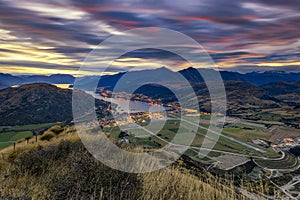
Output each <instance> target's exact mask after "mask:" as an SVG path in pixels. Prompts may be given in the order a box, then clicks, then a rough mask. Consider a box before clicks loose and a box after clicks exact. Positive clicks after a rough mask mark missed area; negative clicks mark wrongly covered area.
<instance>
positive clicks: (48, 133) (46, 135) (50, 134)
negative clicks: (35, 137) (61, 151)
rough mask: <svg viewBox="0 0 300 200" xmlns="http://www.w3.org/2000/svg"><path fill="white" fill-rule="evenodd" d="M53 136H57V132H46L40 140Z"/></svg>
mask: <svg viewBox="0 0 300 200" xmlns="http://www.w3.org/2000/svg"><path fill="white" fill-rule="evenodd" d="M53 137H55V134H54V133H52V132H46V133H44V134H43V135H42V136H41V138H40V140H42V141H45V140H47V141H49V140H51V139H52V138H53Z"/></svg>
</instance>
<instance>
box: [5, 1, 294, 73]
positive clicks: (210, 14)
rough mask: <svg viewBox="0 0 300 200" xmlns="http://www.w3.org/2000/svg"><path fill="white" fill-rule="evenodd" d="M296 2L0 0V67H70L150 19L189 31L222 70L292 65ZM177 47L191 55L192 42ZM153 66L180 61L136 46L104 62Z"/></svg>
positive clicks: (97, 61)
mask: <svg viewBox="0 0 300 200" xmlns="http://www.w3.org/2000/svg"><path fill="white" fill-rule="evenodd" d="M299 8H300V1H298V0H287V1H282V0H272V1H269V0H252V1H250V0H241V1H227V0H187V1H184V2H183V1H179V0H174V1H169V0H162V1H155V0H146V1H139V0H136V1H124V0H109V1H108V0H101V1H98V0H60V1H58V0H49V1H41V0H26V1H25V0H20V1H7V0H0V34H1V38H0V70H1V72H9V73H34V74H38V73H42V74H52V73H56V72H57V73H71V74H77V71H76V70H77V69H78V68H79V66H80V64H81V62H82V61H83V60H84V58H85V57H86V56H87V55H88V53H89V52H90V51H91V50H92V49H93V48H95V47H96V46H97V45H98V44H99V43H100V42H102V41H103V40H105V39H106V38H108V37H109V36H111V35H122V34H124V33H123V32H124V31H126V30H129V29H131V28H137V27H150V26H153V27H162V28H169V29H173V30H176V31H180V32H182V33H185V34H187V35H188V36H190V37H192V38H194V39H195V40H197V41H198V42H199V43H200V44H201V45H202V46H203V47H204V48H205V49H206V50H207V51H208V53H209V54H210V55H211V56H212V58H213V59H214V61H215V62H216V64H217V65H218V66H219V67H220V68H222V69H230V70H240V71H243V69H247V70H250V69H251V68H253V70H256V71H257V70H258V69H262V70H265V69H267V68H268V67H269V69H274V68H275V69H276V67H278V69H279V68H280V69H283V68H284V67H286V70H291V69H292V71H295V70H296V69H299V71H300V65H299V51H300V42H299V41H300V14H299ZM110 50H111V49H109V48H108V49H107V51H110ZM185 50H186V51H189V52H191V53H194V54H195V56H197V52H195V50H194V49H193V48H192V47H186V49H185ZM108 60H109V56H108V55H103V57H99V58H95V59H94V60H93V62H91V63H90V68H88V70H89V71H90V72H89V71H86V72H83V73H87V74H88V73H95V72H94V71H93V66H95V65H96V64H98V65H101V66H102V65H103V66H104V65H106V64H107V63H108ZM161 65H167V66H169V67H172V68H173V69H176V70H177V69H180V68H182V67H186V66H188V64H187V63H186V61H184V60H182V59H181V58H180V57H178V56H176V55H173V54H172V53H170V52H163V51H159V50H149V49H140V50H137V51H134V52H132V53H129V54H126V55H123V56H122V57H121V58H120V59H118V60H116V61H115V62H114V63H113V64H112V69H117V70H122V69H124V70H128V69H132V68H133V67H135V68H137V69H142V68H155V67H160V66H161ZM111 73H115V71H114V70H111Z"/></svg>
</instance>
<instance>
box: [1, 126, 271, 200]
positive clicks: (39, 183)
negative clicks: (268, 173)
mask: <svg viewBox="0 0 300 200" xmlns="http://www.w3.org/2000/svg"><path fill="white" fill-rule="evenodd" d="M6 153H7V157H6V159H5V160H2V161H1V163H0V182H1V187H0V199H145V200H148V199H150V200H156V199H187V200H195V199H207V200H210V199H218V200H219V199H221V200H222V199H224V200H231V199H247V198H246V197H245V196H243V195H241V194H238V193H237V192H236V190H235V189H234V185H233V181H232V180H228V181H227V182H224V180H221V179H220V178H216V177H214V176H212V175H210V174H209V173H206V174H204V175H203V176H202V177H206V178H205V179H203V178H199V177H198V176H195V175H193V173H191V171H189V170H187V169H186V168H184V167H182V165H180V164H177V165H176V166H171V167H168V168H165V169H162V170H158V171H155V172H150V173H144V174H132V173H125V172H121V171H117V170H113V169H111V168H109V167H107V166H105V165H103V164H102V163H101V162H99V161H97V160H96V159H94V158H93V157H92V156H91V155H90V154H89V153H88V152H87V150H86V149H85V148H84V146H83V145H82V143H81V142H80V140H79V138H78V136H77V135H76V134H74V129H73V128H72V127H71V128H66V129H64V132H63V133H60V134H59V137H53V138H52V139H51V140H49V141H39V144H31V143H30V144H28V145H25V144H23V146H21V147H19V148H18V149H17V150H16V151H12V150H6ZM247 187H249V186H247ZM250 187H252V186H250ZM265 188H267V187H264V189H265Z"/></svg>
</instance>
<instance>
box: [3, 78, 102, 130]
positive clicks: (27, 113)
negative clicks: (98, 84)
mask: <svg viewBox="0 0 300 200" xmlns="http://www.w3.org/2000/svg"><path fill="white" fill-rule="evenodd" d="M72 92H73V91H72V90H69V89H60V88H58V87H56V86H53V85H49V84H46V83H36V84H28V85H23V86H21V87H17V88H7V89H4V90H1V91H0V102H1V104H0V125H6V126H7V125H23V124H39V123H49V122H58V121H70V120H72V118H73V115H72ZM80 94H81V95H85V96H86V99H87V100H88V99H91V98H92V96H90V95H87V94H85V93H83V92H81V93H80ZM91 100H93V98H92V99H91ZM97 102H98V105H105V104H104V103H103V102H100V101H97Z"/></svg>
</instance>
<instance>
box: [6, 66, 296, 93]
mask: <svg viewBox="0 0 300 200" xmlns="http://www.w3.org/2000/svg"><path fill="white" fill-rule="evenodd" d="M161 70H167V68H165V67H162V68H158V69H153V70H142V71H131V72H129V73H134V74H135V76H138V77H142V76H145V75H147V74H148V72H151V73H152V74H153V73H154V72H155V71H156V72H157V73H159V72H160V71H161ZM200 70H202V71H209V70H212V69H200ZM196 71H197V69H195V68H192V67H190V68H187V69H183V70H180V71H179V73H180V74H182V75H183V76H184V77H185V78H186V79H187V80H188V81H190V82H203V78H202V77H201V76H199V75H198V73H196ZM124 74H125V73H124V72H121V73H118V74H115V75H106V76H102V77H101V81H100V83H99V86H107V87H113V86H114V85H115V84H116V83H117V81H118V80H119V79H120V78H121V77H122V76H123V75H124ZM220 74H221V77H222V78H223V80H224V81H229V80H242V81H245V82H248V83H251V84H253V85H257V86H261V85H265V84H269V83H274V82H277V81H283V82H287V83H292V82H296V81H300V73H286V72H283V71H266V72H251V73H246V74H241V73H238V72H231V71H220ZM99 78H100V77H99V76H85V77H80V78H78V79H77V81H78V84H82V86H83V85H84V86H86V87H89V84H90V85H94V84H93V83H94V81H95V80H98V79H99ZM74 81H75V77H74V76H72V75H67V74H54V75H50V76H46V75H11V74H3V73H0V89H3V88H5V87H9V86H13V85H24V84H29V83H41V82H42V83H50V84H73V83H74Z"/></svg>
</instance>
